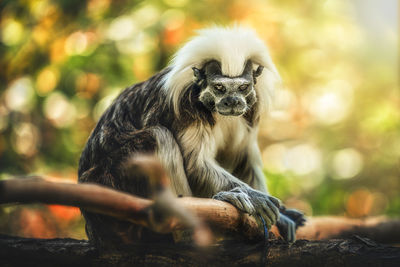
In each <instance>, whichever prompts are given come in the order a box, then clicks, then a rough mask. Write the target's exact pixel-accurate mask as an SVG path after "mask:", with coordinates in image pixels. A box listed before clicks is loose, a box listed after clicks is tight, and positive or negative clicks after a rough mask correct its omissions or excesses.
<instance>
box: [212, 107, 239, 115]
mask: <svg viewBox="0 0 400 267" xmlns="http://www.w3.org/2000/svg"><path fill="white" fill-rule="evenodd" d="M217 111H218V113H219V114H221V115H224V116H240V115H243V114H244V111H245V110H237V109H234V108H231V109H223V110H220V109H217Z"/></svg>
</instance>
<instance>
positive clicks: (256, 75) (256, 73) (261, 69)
mask: <svg viewBox="0 0 400 267" xmlns="http://www.w3.org/2000/svg"><path fill="white" fill-rule="evenodd" d="M263 69H264V66H261V65H259V66H258V68H257V69H256V70H255V71H253V79H254V84H256V83H257V79H256V78H257V77H258V76H260V75H261V73H262V71H263Z"/></svg>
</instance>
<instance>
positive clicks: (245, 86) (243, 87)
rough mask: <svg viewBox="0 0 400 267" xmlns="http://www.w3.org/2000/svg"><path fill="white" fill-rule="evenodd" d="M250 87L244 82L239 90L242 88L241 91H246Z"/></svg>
mask: <svg viewBox="0 0 400 267" xmlns="http://www.w3.org/2000/svg"><path fill="white" fill-rule="evenodd" d="M248 87H249V85H248V84H242V85H241V86H239V90H240V91H244V90H246V89H247V88H248Z"/></svg>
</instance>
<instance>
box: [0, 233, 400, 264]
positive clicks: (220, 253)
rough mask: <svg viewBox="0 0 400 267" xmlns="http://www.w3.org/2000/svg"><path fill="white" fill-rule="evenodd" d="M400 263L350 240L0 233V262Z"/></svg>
mask: <svg viewBox="0 0 400 267" xmlns="http://www.w3.org/2000/svg"><path fill="white" fill-rule="evenodd" d="M28 265H29V266H75V267H79V266H84V267H87V266H282V267H285V266H289V267H293V266H328V267H329V266H343V267H345V266H351V267H357V266H363V267H364V266H396V267H397V266H400V248H398V247H389V246H386V245H381V244H376V243H374V242H372V241H368V242H365V240H359V239H348V240H338V239H336V240H329V241H306V240H298V241H296V242H295V243H294V244H293V245H291V246H288V245H287V244H286V243H284V242H281V241H279V240H272V241H271V242H270V243H269V244H268V247H266V246H264V245H263V244H260V243H258V244H254V243H251V244H249V243H243V242H237V241H235V242H233V243H232V242H224V243H218V244H216V245H213V246H211V247H208V248H202V249H199V248H198V247H193V246H190V245H174V246H167V245H163V244H140V245H133V246H129V247H122V248H120V249H118V251H99V250H97V249H96V248H95V247H93V246H92V245H90V244H89V243H88V242H87V241H84V240H74V239H48V240H46V239H28V238H17V237H8V236H0V266H28Z"/></svg>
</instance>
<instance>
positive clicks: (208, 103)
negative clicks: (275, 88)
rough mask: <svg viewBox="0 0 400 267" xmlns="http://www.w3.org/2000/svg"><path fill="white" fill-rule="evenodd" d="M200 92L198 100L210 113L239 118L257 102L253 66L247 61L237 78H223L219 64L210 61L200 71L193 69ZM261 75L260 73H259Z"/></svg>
mask: <svg viewBox="0 0 400 267" xmlns="http://www.w3.org/2000/svg"><path fill="white" fill-rule="evenodd" d="M193 70H194V73H195V77H196V78H197V83H198V84H199V85H200V87H201V88H202V89H201V92H200V98H199V100H200V101H201V102H202V103H203V105H204V106H205V107H207V109H208V110H210V111H211V112H218V113H219V114H221V115H225V116H240V115H243V114H244V113H246V111H247V110H249V109H250V108H251V107H252V106H253V105H254V103H255V102H256V100H257V97H256V91H255V89H254V81H255V76H258V75H259V74H258V75H257V74H256V73H255V72H254V71H253V64H252V63H251V61H250V60H249V61H247V63H246V66H245V68H244V71H243V73H242V74H241V75H240V76H237V77H228V76H224V75H222V73H221V67H220V64H219V63H218V62H217V61H210V62H208V63H206V64H205V66H204V67H203V69H202V70H199V69H196V68H194V69H193ZM260 73H261V71H260Z"/></svg>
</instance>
